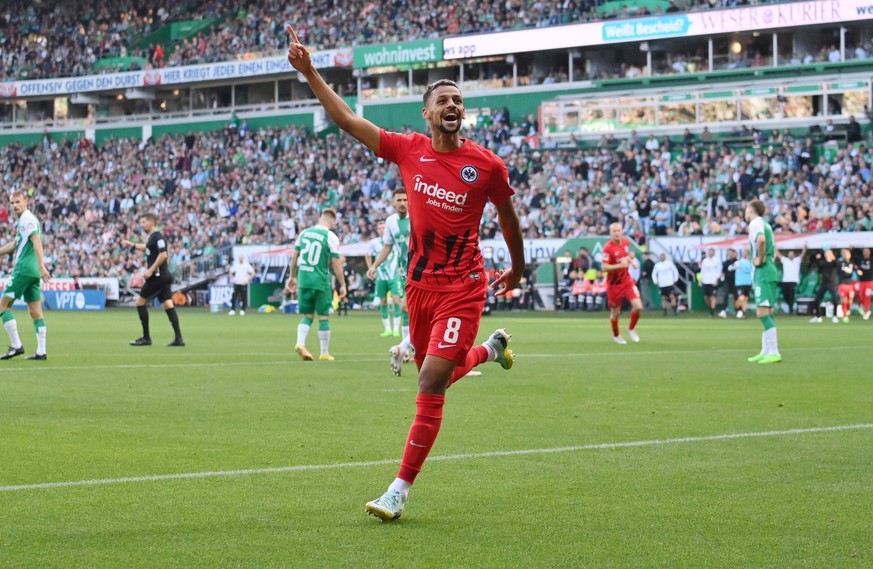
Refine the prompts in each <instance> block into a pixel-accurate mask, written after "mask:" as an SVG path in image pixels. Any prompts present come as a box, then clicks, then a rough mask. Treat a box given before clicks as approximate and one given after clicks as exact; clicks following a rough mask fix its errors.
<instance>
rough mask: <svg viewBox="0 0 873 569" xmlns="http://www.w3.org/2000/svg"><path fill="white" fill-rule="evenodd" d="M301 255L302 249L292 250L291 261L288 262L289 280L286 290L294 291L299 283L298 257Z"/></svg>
mask: <svg viewBox="0 0 873 569" xmlns="http://www.w3.org/2000/svg"><path fill="white" fill-rule="evenodd" d="M299 256H300V251H299V250H298V249H294V251H292V252H291V262H289V263H288V281H287V282H286V283H285V292H286V293H289V294H290V293H292V292H294V287H295V286H296V285H297V257H299Z"/></svg>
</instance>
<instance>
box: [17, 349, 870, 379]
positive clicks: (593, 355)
mask: <svg viewBox="0 0 873 569" xmlns="http://www.w3.org/2000/svg"><path fill="white" fill-rule="evenodd" d="M608 347H610V348H611V347H612V346H608ZM859 347H860V346H827V347H824V346H818V347H802V348H800V347H799V348H788V349H785V348H783V349H782V353H786V352H789V353H791V352H794V351H798V352H811V351H818V350H821V351H825V350H826V351H828V352H833V351H836V350H857V349H858V348H859ZM753 351H754V350H752V349H749V348H721V349H712V350H654V351H635V350H633V348H616V350H614V351H608V352H577V353H572V354H528V353H525V352H516V353H515V356H516V357H520V358H555V357H560V358H586V359H588V358H597V357H608V358H614V357H615V354H616V353H618V352H621V354H622V356H653V355H665V354H668V355H682V354H696V355H699V354H708V353H713V352H718V353H737V354H739V353H742V354H746V353H752V352H753ZM192 355H194V356H209V355H212V354H192ZM220 355H226V354H220ZM247 355H251V354H247ZM271 355H273V354H271ZM361 355H364V356H369V357H359V356H361ZM372 356H373V354H372V353H364V354H358V353H347V354H344V353H341V352H340V353H338V354H337V357H338V358H340V359H338V360H337V361H333V362H329V363H327V364H322V363H317V362H316V363H315V364H312V363H305V364H304V362H301V361H300V359H299V358H298V357H297V356H296V355H295V356H289V357H288V359H285V360H254V361H233V362H186V363H175V364H156V363H138V364H111V365H110V364H106V365H90V364H83V365H77V366H63V365H62V366H53V365H45V366H43V365H31V364H30V363H28V364H27V365H26V366H15V365H11V366H10V367H5V366H4V367H0V374H3V373H20V372H21V370H22V369H27V372H28V373H31V372H41V371H69V370H74V369H139V368H196V367H227V366H242V367H249V366H275V365H288V364H289V363H295V364H296V363H300V364H304V365H332V366H339V365H343V364H353V365H357V364H359V363H361V362H387V361H388V357H387V356H385V357H372ZM343 357H351V358H353V359H347V360H344V359H342V358H343Z"/></svg>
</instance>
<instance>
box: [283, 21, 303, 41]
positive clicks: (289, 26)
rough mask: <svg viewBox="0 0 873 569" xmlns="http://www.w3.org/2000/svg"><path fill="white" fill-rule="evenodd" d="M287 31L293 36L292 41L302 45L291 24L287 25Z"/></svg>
mask: <svg viewBox="0 0 873 569" xmlns="http://www.w3.org/2000/svg"><path fill="white" fill-rule="evenodd" d="M285 29H286V30H288V33H289V34H290V35H291V39H292V40H294V43H300V40H299V39H298V38H297V34H296V33H295V32H294V28H293V27H292V26H291V24H285Z"/></svg>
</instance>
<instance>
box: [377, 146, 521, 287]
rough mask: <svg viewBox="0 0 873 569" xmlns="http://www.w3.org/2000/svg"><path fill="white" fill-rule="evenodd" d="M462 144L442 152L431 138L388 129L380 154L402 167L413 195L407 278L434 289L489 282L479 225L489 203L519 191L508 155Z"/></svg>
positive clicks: (410, 198)
mask: <svg viewBox="0 0 873 569" xmlns="http://www.w3.org/2000/svg"><path fill="white" fill-rule="evenodd" d="M462 141H463V145H462V146H461V148H459V149H457V150H454V151H452V152H436V151H435V150H434V149H433V147H432V144H431V140H430V138H429V137H427V136H425V135H423V134H419V133H414V134H399V133H396V132H388V131H386V130H382V136H381V140H380V142H379V144H380V147H379V156H380V157H382V158H385V159H387V160H390V161H391V162H394V163H395V164H397V165H398V166H399V167H400V177H401V178H402V179H403V185H404V187H405V188H406V193H407V196H408V197H409V221H410V235H409V269H408V272H407V276H406V282H407V283H408V284H410V285H412V286H417V287H421V288H424V289H428V290H442V291H450V290H458V289H462V288H465V287H468V286H470V285H471V284H473V283H476V282H482V281H484V279H485V278H486V277H485V267H484V263H483V261H482V254H481V252H480V251H479V224H480V222H481V220H482V211H483V210H484V208H485V203H486V202H488V201H490V202H491V203H494V204H496V205H499V204H501V203H503V202H504V201H505V200H507V199H509V197H510V196H512V195H513V194H514V193H515V192H514V191H513V190H512V188H511V187H510V186H509V173H508V172H507V170H506V165H505V164H504V163H503V160H501V159H500V158H498V157H497V155H495V154H494V153H493V152H491V151H489V150H487V149H485V148H483V147H481V146H479V145H478V144H476V143H474V142H472V141H470V140H467V139H462Z"/></svg>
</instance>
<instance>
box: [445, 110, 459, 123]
mask: <svg viewBox="0 0 873 569" xmlns="http://www.w3.org/2000/svg"><path fill="white" fill-rule="evenodd" d="M458 117H459V115H458V114H457V113H454V112H449V113H446V114H444V115H443V120H444V121H446V122H455V121H457V120H458Z"/></svg>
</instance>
